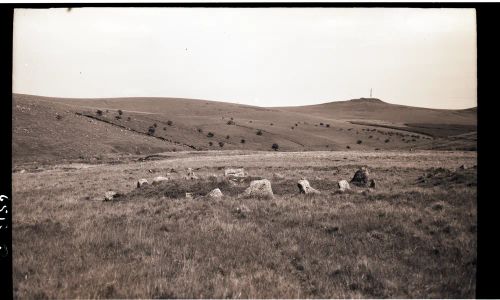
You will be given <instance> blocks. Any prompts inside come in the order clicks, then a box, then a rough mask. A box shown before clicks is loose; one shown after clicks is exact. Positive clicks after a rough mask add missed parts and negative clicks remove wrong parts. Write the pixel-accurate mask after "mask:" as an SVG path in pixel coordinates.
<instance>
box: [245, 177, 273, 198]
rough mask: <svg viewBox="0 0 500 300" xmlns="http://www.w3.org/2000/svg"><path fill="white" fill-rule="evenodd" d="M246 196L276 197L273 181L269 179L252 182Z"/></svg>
mask: <svg viewBox="0 0 500 300" xmlns="http://www.w3.org/2000/svg"><path fill="white" fill-rule="evenodd" d="M245 196H248V197H256V198H267V199H270V198H274V193H273V189H272V188H271V182H270V181H269V180H267V179H261V180H254V181H252V182H250V186H249V187H248V188H247V189H246V190H245Z"/></svg>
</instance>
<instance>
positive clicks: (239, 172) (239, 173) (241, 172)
mask: <svg viewBox="0 0 500 300" xmlns="http://www.w3.org/2000/svg"><path fill="white" fill-rule="evenodd" d="M224 176H226V177H245V169H244V168H238V169H225V170H224Z"/></svg>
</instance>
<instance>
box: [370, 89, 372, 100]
mask: <svg viewBox="0 0 500 300" xmlns="http://www.w3.org/2000/svg"><path fill="white" fill-rule="evenodd" d="M371 97H372V88H370V98H371Z"/></svg>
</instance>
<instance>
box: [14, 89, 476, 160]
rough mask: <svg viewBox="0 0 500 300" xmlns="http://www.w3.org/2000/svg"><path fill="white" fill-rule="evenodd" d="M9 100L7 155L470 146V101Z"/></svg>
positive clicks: (17, 96)
mask: <svg viewBox="0 0 500 300" xmlns="http://www.w3.org/2000/svg"><path fill="white" fill-rule="evenodd" d="M12 100H13V145H12V147H13V159H14V163H17V162H34V161H36V162H54V161H61V160H72V161H73V160H79V161H84V162H88V161H95V160H100V159H105V158H106V157H113V156H116V155H117V154H120V155H129V156H132V157H134V156H144V155H148V154H152V153H158V152H168V151H182V150H190V151H197V150H221V149H222V150H225V149H232V150H234V149H243V150H266V151H272V149H271V146H272V144H273V143H277V144H278V145H279V151H314V150H346V149H358V150H363V149H370V150H374V149H380V150H385V149H409V148H414V149H464V150H474V149H475V147H476V140H477V138H475V135H476V133H475V131H476V123H477V117H476V109H467V110H438V109H426V108H415V107H408V106H402V105H394V104H389V103H385V102H383V101H381V100H379V99H366V98H365V99H354V100H349V101H339V102H331V103H325V104H319V105H310V106H301V107H280V108H263V107H256V106H249V105H239V104H232V103H225V102H217V101H207V100H196V99H179V98H103V99H66V98H52V97H40V96H32V95H24V94H14V95H13V99H12ZM98 110H100V111H101V112H102V114H98V113H97V111H98ZM118 110H121V111H122V115H119V113H118ZM154 124H156V127H155V126H154ZM150 127H152V128H154V129H152V131H154V133H152V132H151V130H150V129H149V128H150ZM148 133H149V134H148ZM209 133H212V134H213V136H212V137H209V135H210V134H209ZM258 133H261V134H258ZM464 134H465V135H464Z"/></svg>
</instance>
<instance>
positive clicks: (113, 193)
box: [104, 191, 118, 201]
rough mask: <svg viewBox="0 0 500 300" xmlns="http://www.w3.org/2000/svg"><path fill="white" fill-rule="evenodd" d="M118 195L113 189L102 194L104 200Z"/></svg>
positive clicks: (110, 199)
mask: <svg viewBox="0 0 500 300" xmlns="http://www.w3.org/2000/svg"><path fill="white" fill-rule="evenodd" d="M117 197H118V193H117V192H115V191H107V192H106V193H105V194H104V201H113V200H114V199H115V198H117Z"/></svg>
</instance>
